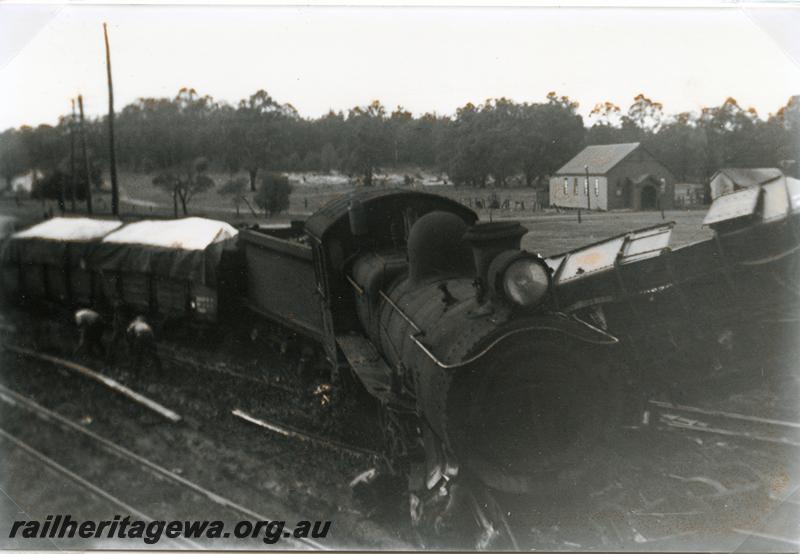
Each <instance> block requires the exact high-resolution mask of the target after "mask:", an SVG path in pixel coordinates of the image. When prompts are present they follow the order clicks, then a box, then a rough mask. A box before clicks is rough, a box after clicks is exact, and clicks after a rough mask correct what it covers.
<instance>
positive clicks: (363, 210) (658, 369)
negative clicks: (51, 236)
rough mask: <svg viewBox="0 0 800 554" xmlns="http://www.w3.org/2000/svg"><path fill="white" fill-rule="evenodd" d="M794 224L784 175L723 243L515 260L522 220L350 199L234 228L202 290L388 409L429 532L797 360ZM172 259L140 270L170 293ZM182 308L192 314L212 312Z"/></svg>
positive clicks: (387, 197)
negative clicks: (734, 382) (690, 399)
mask: <svg viewBox="0 0 800 554" xmlns="http://www.w3.org/2000/svg"><path fill="white" fill-rule="evenodd" d="M799 211H800V181H797V180H793V179H783V178H781V179H779V180H776V181H774V182H771V183H768V184H766V185H762V186H761V187H759V188H757V189H746V190H744V191H740V192H737V193H733V194H730V195H727V196H724V197H721V198H720V199H718V200H717V201H715V203H714V205H712V207H711V209H710V210H709V213H708V215H707V216H706V220H705V223H706V224H708V225H710V226H711V227H712V228H713V229H714V231H715V237H714V238H713V239H711V240H707V241H702V242H699V243H695V244H691V245H688V246H685V247H681V248H676V249H671V248H669V246H668V244H669V235H670V231H671V227H672V225H671V224H669V223H665V224H663V225H657V226H654V227H651V228H647V229H642V230H639V231H632V232H629V233H625V234H623V235H620V236H618V237H612V238H610V239H608V240H605V241H601V242H599V243H596V244H592V245H589V246H586V247H582V248H579V249H576V250H574V251H571V252H567V253H564V254H561V255H558V256H553V257H550V258H547V259H545V258H542V257H541V256H539V255H538V254H535V253H531V252H526V251H524V250H522V249H520V239H521V237H522V235H523V234H524V233H525V232H527V231H526V229H524V228H523V227H522V226H521V225H520V224H519V223H516V222H510V221H497V222H489V223H486V222H482V223H481V222H478V217H477V215H476V214H475V213H474V212H473V211H472V210H470V209H468V208H466V207H464V206H463V205H461V204H459V203H457V202H455V201H452V200H449V199H447V198H444V197H440V196H437V195H433V194H428V193H422V192H416V191H410V190H385V189H382V190H369V191H356V192H353V193H351V194H347V195H343V196H341V197H339V198H338V199H336V200H334V201H333V202H331V203H330V204H328V205H326V206H325V207H323V208H322V209H321V210H319V211H318V212H316V213H315V214H313V215H312V216H311V217H310V218H309V219H308V220H307V221H306V222H305V225H304V226H300V225H292V226H291V227H289V228H274V229H269V228H262V229H242V230H240V231H239V233H238V236H237V237H236V239H235V241H236V248H235V249H232V248H229V247H227V246H226V247H225V248H221V247H220V248H216V249H215V250H214V252H217V253H218V254H219V255H218V256H216V257H214V258H213V259H214V264H212V265H214V267H211V268H210V269H209V273H210V274H214V275H215V278H214V280H213V281H208V282H203V286H204V287H206V289H207V288H208V287H212V288H213V287H216V289H218V290H216V289H215V290H213V291H212V293H213V294H212V293H209V294H210V295H211V296H213V297H214V298H217V296H218V297H219V299H220V300H219V304H220V306H219V311H218V312H217V311H215V312H214V313H213V317H214V318H217V319H219V320H223V321H222V322H221V323H223V324H224V319H225V318H227V317H236V318H241V310H240V309H239V308H240V307H242V306H244V307H247V308H249V309H250V310H252V311H253V312H255V313H256V314H258V316H259V317H260V318H263V319H264V320H265V321H270V322H273V323H277V324H279V325H280V326H281V327H282V328H285V329H288V330H291V332H292V333H295V334H297V335H298V336H300V337H303V338H304V339H305V340H307V341H310V342H311V343H313V344H317V345H319V346H320V349H321V350H322V351H323V352H324V354H325V357H326V358H327V360H328V361H329V362H330V367H331V368H332V372H333V377H334V379H336V374H337V372H340V371H345V370H347V371H351V372H352V374H353V376H355V378H356V381H357V382H358V383H360V386H363V389H365V390H366V392H367V393H369V394H370V395H371V396H372V397H374V398H375V399H376V400H377V401H378V402H379V404H380V407H381V410H380V413H381V418H382V421H381V424H382V428H383V430H384V434H385V441H386V450H387V458H388V460H389V462H390V464H391V465H392V467H393V469H394V470H395V471H396V472H398V473H400V474H403V475H405V476H407V477H408V485H409V489H410V491H411V492H412V499H413V501H412V516H413V517H414V518H415V520H417V521H423V520H426V519H427V520H428V521H429V520H430V519H431V518H440V519H441V517H442V516H443V515H446V513H447V512H448V510H450V509H452V505H451V503H448V502H446V501H444V502H443V501H442V498H444V497H448V496H451V495H452V493H453V492H454V490H455V487H456V486H457V484H458V483H472V484H475V483H477V484H478V485H479V487H483V488H488V489H491V490H496V491H502V492H505V493H536V492H537V491H539V490H541V488H542V487H551V486H554V484H557V483H558V476H559V475H560V474H563V473H564V472H565V471H574V470H575V468H578V467H580V465H581V464H580V463H581V460H583V459H584V458H585V456H586V453H587V452H588V450H590V449H591V448H592V447H593V446H594V445H596V444H598V443H599V442H600V441H601V440H602V438H603V436H604V434H605V432H606V431H607V430H609V429H613V428H615V427H617V426H619V425H621V424H623V423H626V422H631V421H636V419H635V418H640V417H641V413H642V408H643V407H644V406H645V405H646V401H647V400H648V399H649V398H652V397H654V396H659V395H661V396H664V395H667V396H668V395H671V394H675V393H676V390H679V389H680V387H681V385H682V384H685V383H687V382H693V381H694V382H696V381H697V380H702V379H706V378H709V377H712V376H713V373H714V372H715V371H716V370H718V369H719V368H720V367H721V366H722V365H729V364H732V363H733V364H738V365H746V362H747V361H748V355H752V354H753V353H754V352H755V353H756V354H758V353H759V352H766V351H768V350H769V349H773V350H774V351H775V352H783V353H788V354H792V353H794V346H793V340H792V338H791V335H790V331H787V330H786V328H785V327H784V326H780V325H778V326H775V325H772V326H770V323H769V322H781V321H788V320H790V319H791V318H794V319H796V309H797V307H798V303H797V299H798V296H800V288H798V275H797V262H798V257H799V255H798V250H800V238H798V237H800V233H799V232H798V219H800V217H799V216H798V212H799ZM123 229H124V227H123ZM533 233H534V234H535V229H534V230H533ZM230 240H233V239H230ZM11 242H12V243H13V242H14V239H13V238H12V240H11ZM100 243H102V240H101V241H100ZM20 249H22V250H23V251H24V250H25V247H24V245H19V244H18V245H17V247H16V248H13V249H11V251H19V250H20ZM6 251H7V252H8V251H9V249H8V248H7V249H6ZM102 251H103V249H102V248H99V247H98V248H93V247H92V246H91V245H87V244H83V245H82V247H81V251H80V254H79V255H78V256H79V257H80V259H81V262H80V265H81V267H82V268H84V269H87V271H88V272H89V273H90V274H91V273H92V272H93V271H94V270H95V269H96V270H97V271H98V272H101V269H102V268H101V267H100V266H99V265H97V260H98V259H100V258H97V257H96V256H97V254H96V253H97V252H102ZM165 255H166V254H165V253H163V252H162V253H161V254H160V255H159V257H160V258H159V259H161V258H163V256H165ZM123 257H124V256H123ZM73 258H74V256H73ZM27 259H28V258H26V257H25V256H21V257H18V258H15V259H12V258H9V257H8V256H7V255H6V256H5V257H4V264H5V269H6V273H7V270H8V268H9V267H11V268H12V269H14V268H16V269H17V270H18V271H19V278H20V279H22V276H23V274H24V273H25V263H26V260H27ZM66 259H67V260H69V259H72V258H70V257H69V256H67V257H66ZM115 259H117V258H115ZM137 259H139V257H137ZM9 260H11V262H10V261H9ZM40 262H41V260H38V259H36V260H34V263H40ZM9 263H10V266H9ZM204 263H205V264H206V266H208V265H209V264H208V262H207V261H206V262H204ZM15 264H16V265H15ZM174 266H175V264H169V263H167V264H164V263H162V264H161V265H160V266H157V265H147V264H143V265H140V266H139V268H138V271H139V272H140V273H143V274H145V276H146V277H147V278H146V279H145V282H151V283H157V282H159V279H160V278H161V277H163V276H160V275H158V272H159V271H160V269H159V267H161V268H164V267H174ZM51 269H52V268H51ZM135 269H136V268H134V270H135ZM64 271H65V272H68V271H69V269H65V270H64ZM173 273H174V272H173ZM173 277H174V275H173ZM189 278H190V277H189ZM101 280H102V279H101ZM153 287H155V288H153ZM206 289H204V290H206ZM149 290H151V291H152V290H157V285H151V287H150V289H149ZM186 290H189V291H191V290H192V285H191V282H190V283H189V284H188V285H187V288H186ZM93 294H94V296H92V298H93V299H94V300H95V301H97V300H98V298H97V296H102V295H103V294H104V292H103V290H102V288H101V289H100V290H98V291H96V293H93ZM45 296H48V295H47V294H46V291H45ZM152 297H153V295H152V294H151V295H150V298H152ZM65 298H71V296H70V295H66V296H65ZM240 302H241V304H240ZM184 303H185V304H186V306H185V308H186V309H185V310H182V311H181V312H180V315H181V317H184V318H188V319H195V318H198V317H199V318H200V319H208V318H209V314H208V313H207V312H205V313H203V314H198V313H197V307H196V305H194V304H192V298H191V296H187V297H186V299H185V302H184ZM173 304H174V303H173ZM226 304H229V305H227V306H226ZM149 308H150V309H151V310H158V309H159V306H158V304H157V303H151V304H149ZM743 313H746V314H748V317H747V318H745V317H742V314H743ZM787 314H791V316H789V317H787ZM164 315H167V316H168V315H170V314H164ZM201 315H202V317H200V316H201ZM571 475H572V476H573V477H574V475H575V474H574V473H572V474H571ZM474 488H475V487H472V489H473V490H474ZM480 504H481V502H475V503H473V508H474V509H475V510H478V511H481V508H480ZM487 517H488V519H489V520H491V517H492V516H491V515H488V516H487V515H486V514H483V515H482V516H480V517H479V519H481V518H482V519H481V521H484V522H485V521H486V520H487ZM483 527H484V528H485V529H484V530H486V528H487V527H491V525H488V526H487V525H486V524H484V525H483Z"/></svg>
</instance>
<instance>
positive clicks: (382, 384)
mask: <svg viewBox="0 0 800 554" xmlns="http://www.w3.org/2000/svg"><path fill="white" fill-rule="evenodd" d="M336 343H337V344H338V345H339V348H340V349H341V350H342V353H343V354H344V357H345V358H346V359H347V362H348V363H349V364H350V367H351V368H353V372H354V373H355V374H356V376H357V377H358V379H359V381H361V383H362V384H363V385H364V387H365V388H366V389H367V392H368V393H369V394H371V395H372V396H374V397H375V398H377V399H379V400H380V401H381V402H384V403H387V404H391V405H399V406H398V407H405V408H407V407H408V406H407V405H405V404H406V403H404V402H403V401H402V399H401V398H399V397H398V395H396V394H394V393H392V370H391V369H390V368H389V366H388V365H386V362H385V361H384V360H383V357H381V355H380V354H379V353H378V351H377V350H376V349H375V346H373V344H372V343H371V342H370V341H369V340H368V339H367V338H366V337H364V336H362V335H358V334H350V335H337V336H336Z"/></svg>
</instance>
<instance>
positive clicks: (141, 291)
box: [89, 217, 237, 320]
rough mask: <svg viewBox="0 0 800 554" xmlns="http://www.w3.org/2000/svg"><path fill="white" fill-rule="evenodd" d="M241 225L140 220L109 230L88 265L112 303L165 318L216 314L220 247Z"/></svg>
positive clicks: (194, 220)
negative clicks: (122, 304)
mask: <svg viewBox="0 0 800 554" xmlns="http://www.w3.org/2000/svg"><path fill="white" fill-rule="evenodd" d="M236 235H237V231H236V229H235V228H234V227H232V226H231V225H229V224H227V223H225V222H222V221H216V220H212V219H204V218H199V217H189V218H185V219H178V220H168V221H149V220H148V221H139V222H137V223H130V224H128V225H125V226H123V227H122V228H120V229H118V230H116V231H114V232H112V233H109V234H108V235H106V236H105V237H103V239H102V240H101V241H100V242H99V244H97V246H96V247H95V248H93V249H92V254H91V257H90V262H89V263H90V265H91V267H92V269H93V270H95V271H96V272H98V274H99V275H100V279H101V283H102V289H103V295H104V297H105V298H106V299H107V300H108V301H110V302H111V303H112V304H113V303H114V302H119V301H121V302H122V303H124V304H125V305H127V306H129V307H130V308H132V309H134V310H137V311H140V312H146V313H154V314H159V315H160V316H161V317H165V318H176V317H178V318H179V317H191V318H196V319H200V320H214V319H216V316H217V311H218V294H217V283H218V276H219V271H218V269H219V265H220V261H221V259H222V253H223V251H224V250H226V249H232V248H233V247H234V242H235V238H236Z"/></svg>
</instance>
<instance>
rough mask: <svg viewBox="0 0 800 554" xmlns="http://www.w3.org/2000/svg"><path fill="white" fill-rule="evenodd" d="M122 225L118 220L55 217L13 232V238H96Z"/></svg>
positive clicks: (73, 239)
mask: <svg viewBox="0 0 800 554" xmlns="http://www.w3.org/2000/svg"><path fill="white" fill-rule="evenodd" d="M120 225H122V223H120V222H119V221H113V220H108V219H90V218H88V217H55V218H53V219H48V220H47V221H45V222H43V223H39V224H38V225H34V226H33V227H30V228H28V229H25V230H24V231H20V232H18V233H14V235H13V238H15V239H45V240H63V241H89V240H97V239H100V238H102V237H103V236H105V235H107V234H108V233H110V232H111V231H113V230H114V229H117V228H119V226H120Z"/></svg>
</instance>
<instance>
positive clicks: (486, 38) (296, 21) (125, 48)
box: [0, 3, 800, 130]
mask: <svg viewBox="0 0 800 554" xmlns="http://www.w3.org/2000/svg"><path fill="white" fill-rule="evenodd" d="M104 21H105V22H108V25H109V33H110V40H111V48H112V64H113V77H114V93H115V103H116V107H117V109H121V108H122V107H123V106H124V105H126V104H128V103H130V102H132V101H135V100H136V99H137V98H140V97H173V96H175V95H176V93H177V92H178V90H179V89H180V88H181V87H184V86H191V87H194V88H195V89H196V90H197V91H198V92H199V93H201V94H208V95H211V96H213V97H214V98H216V99H219V100H225V101H228V102H230V103H233V104H235V103H236V102H238V100H240V99H241V98H245V97H247V96H249V95H250V94H252V93H253V92H255V91H256V90H258V89H265V90H267V91H268V92H269V93H270V94H271V95H272V96H273V97H274V98H275V99H276V100H278V101H280V102H289V103H291V104H292V105H294V106H295V107H296V108H297V109H298V110H299V112H300V114H301V115H303V116H304V117H316V116H319V115H322V114H324V113H326V112H327V111H328V110H330V109H333V110H347V109H348V108H350V107H353V106H356V105H364V104H367V103H369V102H371V101H372V100H374V99H380V100H381V101H382V102H383V104H384V105H386V106H387V107H389V108H390V109H392V108H394V107H396V106H398V105H402V106H403V107H405V108H406V109H408V110H410V111H412V112H413V113H415V114H421V113H424V112H430V111H435V112H437V113H439V114H453V113H454V112H455V110H456V109H457V108H458V107H459V106H462V105H464V104H465V103H467V102H474V103H480V102H483V101H484V100H486V99H487V98H493V97H500V96H505V97H507V98H511V99H513V100H515V101H518V102H537V101H543V100H544V98H545V96H546V94H547V93H548V92H549V91H553V90H554V91H557V92H558V93H559V94H564V95H568V96H570V97H571V98H573V99H574V100H577V101H578V102H579V103H580V112H581V113H582V114H584V115H587V114H588V113H589V111H590V110H591V108H592V106H594V105H595V104H596V103H598V102H602V101H606V100H608V101H612V102H614V103H616V104H618V105H620V106H623V107H627V106H628V105H630V103H631V100H632V99H633V97H634V96H636V95H637V94H638V93H640V92H643V93H645V94H646V95H647V96H649V97H650V98H652V99H654V100H656V101H659V102H661V103H662V104H663V105H664V109H665V111H666V112H667V113H679V112H682V111H693V110H699V109H700V108H702V107H704V106H715V105H719V104H721V103H722V102H723V101H724V100H725V98H727V97H728V96H732V97H734V98H736V99H737V100H738V101H739V103H740V104H741V105H742V106H743V107H750V106H752V107H755V108H756V109H757V110H758V112H759V114H761V115H767V114H768V113H771V112H774V111H776V110H777V109H778V108H780V107H781V106H783V105H785V103H786V102H787V100H788V98H789V97H790V96H791V95H794V94H800V34H799V33H797V32H796V31H795V29H800V9H798V8H796V7H794V8H793V7H787V6H786V5H784V6H783V7H780V6H777V7H776V6H771V7H754V6H749V7H747V6H742V5H730V7H727V8H702V9H700V8H693V9H690V8H603V7H594V8H582V9H579V8H574V7H573V8H543V7H509V8H480V7H462V8H456V7H349V8H348V7H332V6H329V7H320V6H317V7H288V6H285V7H275V6H272V7H268V6H252V5H251V6H239V7H220V6H213V5H205V6H186V5H183V6H180V5H178V6H154V5H139V6H130V5H116V6H104V5H88V4H84V5H74V4H73V5H69V6H65V5H57V4H34V5H30V4H15V3H0V106H2V108H0V130H2V129H6V128H8V127H12V126H13V127H16V126H19V125H21V124H28V125H36V124H39V123H51V124H52V123H55V122H56V121H57V119H58V116H59V115H61V114H65V113H67V112H68V111H69V108H70V98H73V97H75V96H77V95H78V94H79V93H80V94H83V96H84V99H85V105H86V111H87V113H88V114H89V115H98V114H101V113H103V112H105V111H106V110H107V109H108V107H107V97H106V81H105V79H106V73H105V71H106V68H105V53H104V47H103V32H102V22H104Z"/></svg>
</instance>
